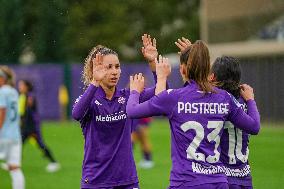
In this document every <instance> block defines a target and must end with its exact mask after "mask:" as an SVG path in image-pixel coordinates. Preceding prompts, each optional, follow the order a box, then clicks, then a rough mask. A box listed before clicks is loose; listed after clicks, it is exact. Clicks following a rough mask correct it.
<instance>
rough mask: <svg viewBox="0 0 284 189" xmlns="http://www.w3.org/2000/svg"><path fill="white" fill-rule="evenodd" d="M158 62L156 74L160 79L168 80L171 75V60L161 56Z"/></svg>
mask: <svg viewBox="0 0 284 189" xmlns="http://www.w3.org/2000/svg"><path fill="white" fill-rule="evenodd" d="M155 62H156V74H157V78H158V80H159V79H167V77H168V76H169V75H170V74H171V65H170V64H169V59H168V58H165V57H162V56H161V55H159V59H158V60H157V59H156V60H155Z"/></svg>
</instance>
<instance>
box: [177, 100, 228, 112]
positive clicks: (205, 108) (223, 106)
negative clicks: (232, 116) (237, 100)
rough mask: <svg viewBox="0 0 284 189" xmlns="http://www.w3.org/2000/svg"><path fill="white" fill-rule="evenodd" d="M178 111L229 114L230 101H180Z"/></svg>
mask: <svg viewBox="0 0 284 189" xmlns="http://www.w3.org/2000/svg"><path fill="white" fill-rule="evenodd" d="M178 113H189V114H228V113H229V104H228V103H189V102H186V103H185V102H178Z"/></svg>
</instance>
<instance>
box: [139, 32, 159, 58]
mask: <svg viewBox="0 0 284 189" xmlns="http://www.w3.org/2000/svg"><path fill="white" fill-rule="evenodd" d="M142 43H143V47H142V48H141V52H142V54H143V56H144V58H145V59H146V60H147V61H148V62H153V61H155V58H157V56H158V50H157V46H156V39H155V38H154V39H152V38H151V36H150V35H148V34H144V35H143V36H142Z"/></svg>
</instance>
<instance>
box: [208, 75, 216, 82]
mask: <svg viewBox="0 0 284 189" xmlns="http://www.w3.org/2000/svg"><path fill="white" fill-rule="evenodd" d="M208 80H209V81H215V80H216V77H215V74H214V73H211V74H209V76H208Z"/></svg>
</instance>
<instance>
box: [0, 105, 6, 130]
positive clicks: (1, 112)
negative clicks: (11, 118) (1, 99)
mask: <svg viewBox="0 0 284 189" xmlns="http://www.w3.org/2000/svg"><path fill="white" fill-rule="evenodd" d="M4 121H5V109H4V108H1V109H0V129H1V128H2V127H3V125H4Z"/></svg>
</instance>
